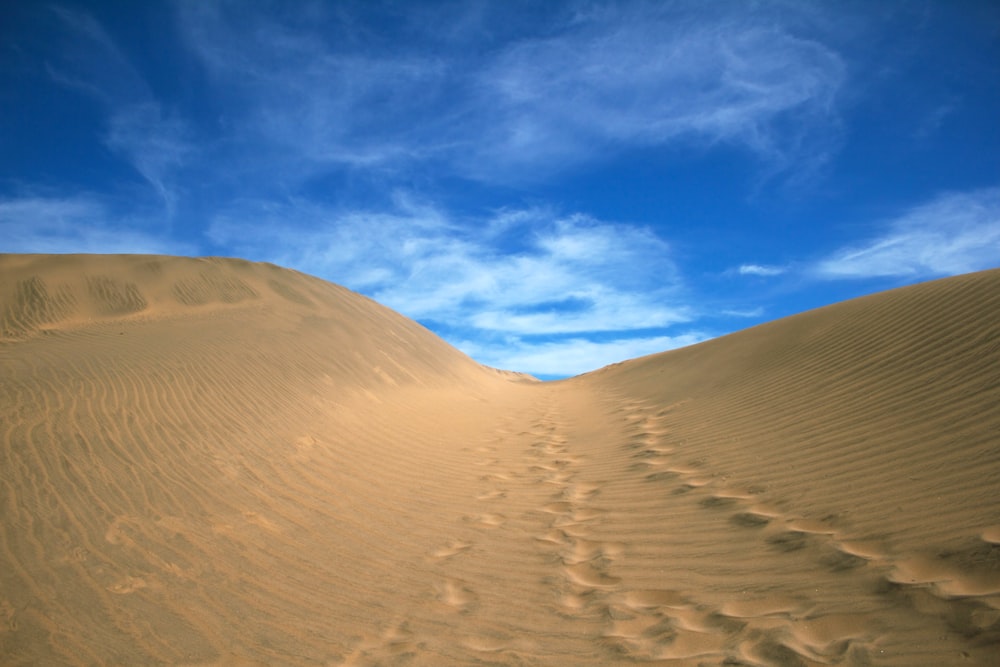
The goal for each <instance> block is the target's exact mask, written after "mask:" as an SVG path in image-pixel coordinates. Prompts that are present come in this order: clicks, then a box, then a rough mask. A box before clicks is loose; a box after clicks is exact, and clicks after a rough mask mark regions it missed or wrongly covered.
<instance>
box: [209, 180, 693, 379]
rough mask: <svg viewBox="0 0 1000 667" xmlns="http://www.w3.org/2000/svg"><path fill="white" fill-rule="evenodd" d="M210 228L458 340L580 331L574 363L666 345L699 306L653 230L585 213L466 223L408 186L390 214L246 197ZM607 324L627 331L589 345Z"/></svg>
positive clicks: (510, 358)
mask: <svg viewBox="0 0 1000 667" xmlns="http://www.w3.org/2000/svg"><path fill="white" fill-rule="evenodd" d="M288 221H296V225H295V227H291V226H290V225H289V224H288ZM211 237H212V239H213V240H214V241H215V242H216V243H219V244H222V245H224V246H226V247H228V248H231V249H233V250H234V251H235V252H236V253H237V254H240V255H242V256H247V257H250V258H254V259H265V260H269V261H273V262H276V263H278V264H283V265H287V266H295V267H296V268H299V269H301V270H304V271H307V272H309V273H312V274H315V275H319V276H321V277H324V278H326V279H329V280H332V281H334V282H338V283H340V284H343V285H346V286H348V287H351V288H353V289H357V290H359V291H362V292H364V293H366V294H368V295H369V296H371V297H373V298H375V299H376V300H377V301H379V302H380V303H383V304H385V305H387V306H389V307H391V308H393V309H395V310H397V311H399V312H401V313H403V314H404V315H407V316H409V317H412V318H414V319H419V320H423V321H428V322H434V323H435V324H436V326H437V327H438V328H439V330H442V331H443V332H445V335H446V337H448V338H450V339H451V340H457V339H461V340H467V341H472V340H479V341H490V340H498V339H499V338H505V339H510V340H520V339H521V338H523V337H542V338H544V337H551V336H556V337H560V336H562V337H565V336H570V335H571V336H574V337H575V338H576V339H577V340H574V341H573V343H572V346H571V347H572V349H574V350H576V352H575V354H576V357H574V360H573V368H576V367H577V366H580V365H588V366H589V367H590V368H594V367H596V366H598V365H603V363H605V361H606V359H608V358H609V357H608V355H614V354H617V353H618V352H619V351H622V350H626V349H627V350H631V349H632V348H630V347H629V345H630V344H629V343H627V341H626V339H627V338H630V337H634V336H640V337H643V338H642V339H643V340H655V341H656V342H655V343H651V345H661V346H662V345H664V344H666V340H667V339H666V338H656V339H649V333H650V331H656V330H663V329H665V328H667V327H670V326H672V325H675V324H677V323H681V322H687V321H690V320H691V319H692V318H693V317H694V316H695V314H694V309H693V308H692V307H691V306H690V305H688V304H687V303H686V302H685V301H684V297H683V286H682V284H681V280H680V278H679V276H678V272H677V270H676V268H675V266H674V264H673V260H672V258H671V251H670V247H669V245H668V244H667V243H666V242H664V241H663V240H662V239H660V238H658V237H657V236H655V235H654V234H653V233H652V232H650V231H649V230H647V229H644V228H640V227H636V226H632V225H627V224H622V223H609V222H604V221H598V220H594V219H592V218H589V217H587V216H582V215H571V216H558V215H555V214H553V213H552V212H551V211H547V210H544V209H525V210H518V211H513V210H506V211H501V212H499V213H497V214H496V215H495V216H493V217H490V218H488V219H483V220H473V221H466V223H465V224H463V225H459V224H458V223H456V222H455V221H454V220H452V219H451V218H450V217H449V216H448V215H447V214H445V213H443V212H442V211H440V210H438V209H437V208H435V207H434V206H430V205H427V204H421V203H416V202H414V201H413V200H412V199H409V198H407V197H405V196H398V197H397V199H396V202H395V205H394V207H393V208H392V209H391V210H390V211H383V212H372V211H345V212H340V211H337V210H335V209H328V208H324V207H319V206H316V205H315V204H309V203H303V202H299V203H296V204H289V205H286V206H280V207H276V206H275V205H273V204H252V203H249V202H245V203H244V204H243V205H242V206H241V207H240V208H238V209H237V210H233V211H231V212H229V213H227V214H226V215H225V216H220V217H219V218H218V219H217V220H216V221H215V222H214V224H213V225H212V230H211ZM512 239H513V240H514V241H515V242H514V243H513V244H512V243H511V240H512ZM599 332H617V333H618V334H619V337H620V339H621V340H619V341H617V342H616V343H615V345H611V344H609V343H599V344H598V343H594V344H593V345H592V346H590V347H588V346H587V345H585V344H584V341H585V340H586V339H587V338H588V337H593V336H594V335H595V334H597V333H599ZM684 340H687V339H684ZM548 344H549V343H545V344H542V343H531V344H530V346H529V344H528V343H523V342H522V343H518V344H517V346H518V349H520V350H521V352H520V353H518V354H508V355H506V356H504V357H503V358H504V359H506V360H507V361H505V362H504V365H505V367H508V368H515V369H518V370H524V368H523V367H521V366H519V365H518V364H520V363H521V362H522V361H524V360H525V359H526V357H524V358H522V357H523V355H524V354H527V353H528V352H527V351H528V350H529V349H530V350H535V351H539V350H545V349H555V348H546V347H544V345H548ZM552 345H555V343H552ZM559 345H560V346H561V347H560V348H559V349H560V350H568V349H570V347H567V346H569V343H566V342H563V343H559ZM631 345H632V346H633V347H634V346H635V345H638V343H634V344H631ZM540 346H541V347H540ZM501 347H503V346H501ZM484 349H486V348H484ZM499 349H500V347H498V348H496V350H494V352H491V353H490V354H491V357H490V359H491V360H492V359H494V358H496V359H499V358H500V356H501V355H500V353H499V351H498V350H499ZM643 349H645V348H643ZM585 352H588V353H589V356H587V355H585V354H584V353H585ZM538 354H541V352H538ZM519 355H521V356H519ZM560 355H562V356H561V357H560V358H566V357H565V354H564V353H562V352H560ZM585 357H586V358H587V359H589V360H588V361H584V358H585ZM482 360H483V361H484V362H485V363H490V360H487V359H482ZM611 360H612V361H614V360H616V359H611ZM617 360H620V359H617ZM532 363H533V364H535V365H536V366H537V364H538V360H537V359H535V360H533V361H532ZM554 367H555V366H551V365H546V366H545V367H544V369H543V370H539V371H538V372H542V373H554V372H556V371H553V370H552V368H554ZM536 370H537V368H536ZM559 372H560V373H566V372H570V371H569V370H565V367H564V370H562V371H559Z"/></svg>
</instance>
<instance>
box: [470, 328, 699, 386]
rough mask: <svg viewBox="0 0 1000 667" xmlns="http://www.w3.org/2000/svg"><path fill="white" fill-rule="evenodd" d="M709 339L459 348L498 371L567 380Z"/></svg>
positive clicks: (689, 336) (517, 342)
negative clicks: (622, 362)
mask: <svg viewBox="0 0 1000 667" xmlns="http://www.w3.org/2000/svg"><path fill="white" fill-rule="evenodd" d="M707 338H708V336H706V335H704V334H701V333H697V332H689V333H685V334H681V335H678V336H652V337H635V338H621V339H615V340H608V341H595V340H589V339H586V338H569V339H563V340H554V341H544V342H531V341H526V340H523V339H520V338H513V339H505V340H502V341H498V342H496V343H490V342H482V341H460V342H458V343H457V347H458V348H459V349H461V350H462V351H464V352H465V353H466V354H469V355H470V356H472V357H473V358H475V359H477V360H478V361H480V362H481V363H484V364H486V365H488V366H493V367H495V368H506V369H513V370H517V371H520V372H523V373H529V374H531V375H535V376H539V377H565V376H572V375H579V374H581V373H586V372H589V371H593V370H597V369H598V368H603V367H604V366H607V365H609V364H613V363H617V362H620V361H625V360H627V359H635V358H636V357H642V356H645V355H647V354H655V353H657V352H665V351H667V350H673V349H676V348H679V347H685V346H687V345H694V344H695V343H699V342H701V341H703V340H706V339H707Z"/></svg>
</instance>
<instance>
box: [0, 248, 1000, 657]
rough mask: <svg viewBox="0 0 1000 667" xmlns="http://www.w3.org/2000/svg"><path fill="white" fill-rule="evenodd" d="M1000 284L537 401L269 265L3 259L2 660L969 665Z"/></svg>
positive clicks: (942, 294)
mask: <svg viewBox="0 0 1000 667" xmlns="http://www.w3.org/2000/svg"><path fill="white" fill-rule="evenodd" d="M998 405H1000V271H990V272H983V273H977V274H970V275H966V276H960V277H956V278H950V279H946V280H940V281H936V282H931V283H925V284H922V285H917V286H913V287H908V288H904V289H899V290H894V291H891V292H886V293H883V294H877V295H873V296H870V297H865V298H862V299H857V300H853V301H850V302H845V303H842V304H838V305H835V306H830V307H827V308H823V309H820V310H816V311H812V312H809V313H804V314H802V315H798V316H795V317H791V318H787V319H784V320H781V321H777V322H773V323H770V324H766V325H763V326H759V327H755V328H753V329H749V330H747V331H744V332H741V333H737V334H734V335H731V336H727V337H724V338H720V339H716V340H713V341H709V342H707V343H703V344H700V345H697V346H693V347H690V348H686V349H682V350H675V351H672V352H669V353H664V354H660V355H653V356H650V357H645V358H642V359H636V360H632V361H628V362H625V363H622V364H617V365H615V366H612V367H608V368H606V369H603V370H600V371H597V372H594V373H590V374H587V375H584V376H580V377H577V378H573V379H571V380H567V381H562V382H555V383H539V382H536V381H533V380H532V379H531V378H528V377H526V376H523V375H518V374H514V373H506V372H501V371H496V370H493V369H489V368H485V367H483V366H480V365H478V364H476V363H474V362H473V361H472V360H470V359H468V358H467V357H465V356H464V355H463V354H461V353H460V352H458V351H457V350H455V349H453V348H451V347H450V346H448V345H447V344H445V343H444V342H443V341H441V340H440V339H438V338H437V337H435V336H434V335H433V334H431V333H430V332H428V331H427V330H426V329H424V328H422V327H421V326H420V325H418V324H416V323H414V322H412V321H410V320H407V319H405V318H403V317H401V316H400V315H398V314H396V313H393V312H392V311H390V310H388V309H386V308H384V307H382V306H380V305H378V304H376V303H374V302H372V301H371V300H369V299H366V298H364V297H361V296H359V295H357V294H354V293H352V292H350V291H348V290H345V289H343V288H340V287H337V286H334V285H331V284H329V283H326V282H323V281H321V280H318V279H315V278H311V277H309V276H306V275H303V274H300V273H296V272H294V271H289V270H285V269H280V268H278V267H274V266H271V265H266V264H256V263H250V262H244V261H240V260H222V259H184V258H172V257H152V256H18V255H0V517H2V519H0V521H2V523H0V663H2V664H13V665H20V664H87V665H91V664H122V665H124V664H128V665H135V664H185V665H246V664H268V665H271V664H274V665H313V664H326V665H382V664H385V665H394V664H412V665H468V664H511V665H519V664H542V665H603V664H633V663H636V664H657V665H702V664H704V665H768V666H772V665H773V666H789V665H836V664H839V665H899V666H911V665H990V664H996V660H997V658H998V655H1000V502H998V498H1000V410H998V408H997V406H998Z"/></svg>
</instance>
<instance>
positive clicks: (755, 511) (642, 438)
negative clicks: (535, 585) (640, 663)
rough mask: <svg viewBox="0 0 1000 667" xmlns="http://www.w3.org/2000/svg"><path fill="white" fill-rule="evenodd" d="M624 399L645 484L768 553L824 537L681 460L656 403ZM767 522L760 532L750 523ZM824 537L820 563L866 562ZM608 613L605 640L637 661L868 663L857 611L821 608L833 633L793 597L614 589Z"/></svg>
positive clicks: (866, 635) (635, 462) (840, 566)
mask: <svg viewBox="0 0 1000 667" xmlns="http://www.w3.org/2000/svg"><path fill="white" fill-rule="evenodd" d="M625 407H626V413H627V419H628V421H629V422H630V423H631V424H632V427H631V429H630V432H631V433H630V437H628V439H627V440H626V443H625V445H624V446H625V448H626V449H627V450H629V452H630V455H629V458H630V460H631V463H630V470H631V471H632V472H634V473H636V474H638V475H641V476H642V479H643V480H644V483H647V484H649V485H651V486H652V487H653V488H657V487H659V488H661V489H663V490H664V491H666V492H667V493H670V494H672V495H676V496H684V497H685V498H686V499H688V500H689V501H690V500H696V502H697V505H698V506H699V507H700V508H701V509H703V510H704V511H706V512H713V513H726V514H727V515H728V519H727V521H728V523H729V524H731V525H732V526H733V528H734V530H741V529H745V530H746V531H747V539H764V540H766V541H767V542H768V544H769V545H770V547H772V550H773V551H774V552H776V553H781V552H792V551H797V550H799V549H801V548H804V547H805V546H806V543H807V542H811V541H814V540H822V539H824V538H825V537H826V536H825V535H823V534H822V533H823V529H822V528H821V527H819V526H812V527H809V528H806V527H804V526H801V525H798V524H796V523H795V522H794V521H790V520H786V519H785V518H784V517H782V516H780V514H779V513H777V512H776V511H773V510H771V509H770V508H767V509H765V508H762V507H761V506H759V505H757V504H755V502H754V501H755V496H754V494H752V493H744V492H741V491H736V490H732V489H727V488H724V487H722V486H721V485H720V484H719V483H718V481H717V480H715V479H713V478H712V477H711V476H709V475H706V473H705V471H704V469H703V468H702V463H703V462H700V461H692V462H688V463H687V464H683V463H680V462H679V461H678V460H677V457H676V455H675V452H674V449H673V447H671V446H670V445H667V444H664V440H665V436H666V435H668V432H667V430H666V429H665V428H664V427H663V426H662V425H661V422H662V418H661V417H660V416H659V415H662V411H661V413H657V414H654V415H650V414H649V411H648V410H647V409H646V408H645V407H644V406H642V405H641V404H627V405H626V406H625ZM782 522H784V524H786V525H784V526H783V527H781V525H782ZM768 526H769V527H770V528H769V529H768V530H767V531H762V530H761V531H759V532H756V531H757V529H763V528H765V527H768ZM775 528H778V529H777V530H775ZM826 532H830V533H832V532H833V531H826ZM828 541H829V540H828ZM826 546H827V547H828V548H827V549H826V550H825V551H826V552H827V553H828V554H829V555H828V556H826V558H828V559H829V560H828V562H827V563H825V564H826V565H827V566H828V567H829V568H830V569H833V570H847V569H852V568H855V567H859V566H861V565H864V564H865V563H866V560H865V559H863V558H861V557H860V556H857V555H854V554H850V553H847V552H846V551H842V550H838V548H835V547H836V545H834V544H832V542H831V543H830V544H828V545H826ZM607 616H608V626H609V627H608V630H607V631H606V633H605V636H606V639H607V640H608V641H609V643H610V645H611V646H612V647H613V648H615V649H617V650H618V651H619V652H620V653H622V654H623V655H627V656H630V657H632V658H634V659H638V660H661V659H684V658H688V659H693V658H699V657H700V658H706V659H710V660H723V664H727V665H804V664H807V663H808V664H817V663H818V664H850V665H863V664H868V663H869V653H870V651H871V642H872V640H873V639H874V637H873V636H872V635H871V629H870V628H867V627H866V626H865V623H866V620H867V619H866V618H865V616H863V615H857V616H856V617H855V618H854V619H853V620H849V617H847V616H846V615H845V616H844V617H843V618H836V619H832V616H831V617H826V620H831V619H832V620H834V621H835V622H833V623H831V624H830V625H831V626H832V627H835V628H836V632H835V633H834V635H835V636H834V635H831V634H830V631H829V630H823V631H820V630H818V629H817V628H818V627H819V626H820V625H821V623H815V622H813V621H815V620H817V619H824V615H823V614H822V612H821V611H820V610H819V609H818V608H817V606H816V604H815V602H814V601H812V600H808V599H804V598H801V597H798V596H793V597H788V596H781V595H778V596H775V597H773V598H771V599H770V600H767V599H763V600H762V599H757V600H753V601H751V602H750V603H749V604H745V605H743V604H741V603H740V602H739V601H735V600H734V601H731V602H729V603H726V604H724V605H722V606H713V605H711V604H706V603H704V602H703V601H701V600H699V599H698V594H697V592H696V591H677V590H669V589H661V590H631V591H628V590H622V591H619V592H618V593H617V594H616V595H615V596H613V597H612V598H611V600H610V602H609V605H608V609H607ZM811 626H816V627H811Z"/></svg>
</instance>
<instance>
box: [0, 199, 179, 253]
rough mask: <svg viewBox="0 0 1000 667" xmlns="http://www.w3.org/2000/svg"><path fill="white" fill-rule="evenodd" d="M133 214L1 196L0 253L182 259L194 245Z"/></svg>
mask: <svg viewBox="0 0 1000 667" xmlns="http://www.w3.org/2000/svg"><path fill="white" fill-rule="evenodd" d="M153 227H155V225H153V224H151V223H150V222H149V221H148V220H139V219H137V218H136V217H135V214H134V213H130V214H127V215H121V214H116V213H114V212H113V211H112V210H110V209H109V208H108V206H107V204H106V203H105V202H104V201H103V200H101V199H99V198H97V197H94V196H90V195H74V196H60V197H56V196H43V195H25V196H19V197H6V198H0V252H16V253H22V252H23V253H78V252H84V253H152V254H174V255H186V254H193V253H195V252H197V246H196V245H194V244H191V243H186V242H177V241H174V240H172V239H169V238H166V237H164V236H160V235H156V234H155V233H152V232H149V231H146V230H148V229H151V228H153Z"/></svg>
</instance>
